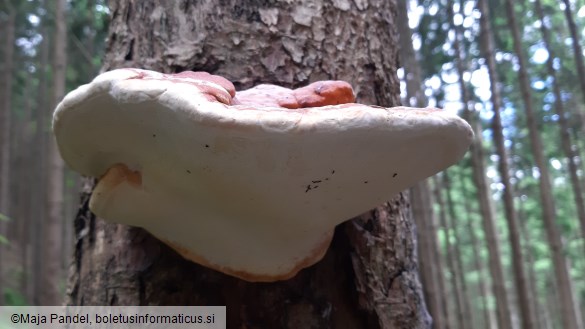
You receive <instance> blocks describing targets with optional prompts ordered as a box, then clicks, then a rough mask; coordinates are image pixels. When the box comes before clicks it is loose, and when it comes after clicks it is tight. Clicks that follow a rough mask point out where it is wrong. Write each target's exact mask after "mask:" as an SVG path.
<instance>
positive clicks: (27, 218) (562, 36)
mask: <svg viewBox="0 0 585 329" xmlns="http://www.w3.org/2000/svg"><path fill="white" fill-rule="evenodd" d="M399 7H400V8H399V13H400V14H399V19H398V23H399V32H400V36H401V45H400V51H401V53H400V55H401V58H402V60H401V66H402V68H401V69H400V70H399V72H398V74H399V78H400V79H401V81H402V82H401V90H402V95H401V96H402V98H403V104H405V105H407V104H408V105H411V106H419V107H425V106H436V107H440V108H444V109H445V110H447V111H451V112H454V113H457V114H459V115H461V116H462V117H463V118H465V119H466V120H468V121H469V122H470V123H471V124H472V125H473V126H474V129H475V131H476V137H477V138H476V142H475V143H474V145H473V146H472V148H471V150H470V152H469V153H468V154H467V156H466V157H465V158H464V159H463V160H462V161H461V162H460V163H459V164H458V165H456V166H453V167H451V168H450V169H448V170H446V171H445V172H443V173H441V174H439V175H436V176H434V177H432V178H430V179H429V180H427V181H426V182H423V183H421V184H419V185H418V186H416V187H415V188H413V189H412V191H411V192H412V193H411V198H412V210H413V215H414V216H413V217H414V220H415V221H416V224H417V227H418V242H419V248H418V250H419V262H420V269H421V280H422V283H423V287H424V293H425V299H426V302H427V305H428V307H429V311H430V313H431V314H432V315H433V318H434V320H435V325H436V327H437V328H443V327H451V328H496V327H499V328H505V327H510V328H513V327H517V326H518V324H519V323H523V324H529V326H528V327H529V328H561V327H565V328H568V327H567V326H568V325H571V326H573V325H576V327H575V328H579V327H582V323H583V322H585V320H584V318H583V315H584V314H585V310H584V307H585V257H583V256H584V255H585V253H584V252H585V239H584V237H585V201H584V199H583V197H584V196H583V193H584V192H583V184H585V182H584V178H585V173H584V171H583V170H584V169H585V168H584V167H583V162H582V159H583V158H582V156H583V152H585V143H583V141H584V140H585V139H584V133H585V68H584V67H585V65H584V64H583V59H584V58H583V57H584V55H585V52H584V51H583V48H582V46H581V45H582V44H583V42H584V38H585V3H583V0H562V1H560V0H559V1H553V0H531V1H527V0H522V1H520V0H518V1H512V0H481V1H475V0H438V1H430V0H419V1H418V2H417V1H408V2H402V1H399ZM108 20H109V10H108V8H107V4H106V2H105V1H102V0H76V1H61V0H59V1H42V0H27V1H21V0H2V1H0V45H1V46H0V51H1V52H0V305H49V304H60V303H62V298H63V296H64V294H65V286H66V281H67V272H68V268H69V265H70V264H69V262H70V259H71V254H72V252H73V245H74V238H73V229H74V228H73V218H74V216H75V212H76V211H77V209H76V207H77V205H78V203H79V199H78V195H79V184H80V177H79V176H78V175H77V174H76V173H74V172H72V171H70V170H68V169H67V168H66V167H65V166H64V165H63V163H62V161H61V159H60V156H59V155H58V153H57V150H56V148H55V145H54V143H53V140H52V135H51V133H50V123H51V115H52V111H53V109H54V107H55V105H56V104H57V103H58V102H59V101H60V99H61V98H62V97H63V96H64V94H65V93H66V92H68V91H70V90H72V89H74V88H75V87H77V86H79V85H81V84H84V83H87V82H89V81H90V80H91V79H92V78H93V77H94V76H95V75H97V74H98V73H99V69H100V65H101V59H102V55H103V53H104V44H105V43H104V41H105V40H104V39H105V37H106V35H107V28H108ZM429 206H430V207H429ZM48 246H51V247H48ZM567 318H573V321H571V320H566V319H567ZM506 319H509V321H507V320H506ZM566 321H569V322H566Z"/></svg>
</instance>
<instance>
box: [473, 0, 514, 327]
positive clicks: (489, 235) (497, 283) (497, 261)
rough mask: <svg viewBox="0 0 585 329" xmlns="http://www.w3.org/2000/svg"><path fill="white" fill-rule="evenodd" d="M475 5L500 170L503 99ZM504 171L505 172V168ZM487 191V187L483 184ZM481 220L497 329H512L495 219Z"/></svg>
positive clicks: (487, 33)
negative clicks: (486, 72) (494, 297)
mask: <svg viewBox="0 0 585 329" xmlns="http://www.w3.org/2000/svg"><path fill="white" fill-rule="evenodd" d="M478 6H479V9H480V12H481V18H480V20H479V21H480V26H481V48H482V52H483V57H484V58H485V60H486V63H487V67H488V72H489V78H490V91H491V94H492V95H491V100H492V104H493V112H494V117H493V121H492V131H493V138H494V143H495V144H496V152H497V153H498V154H499V155H500V162H499V166H500V170H501V171H502V169H503V168H502V165H506V163H505V162H504V161H502V160H503V159H506V157H505V156H504V157H503V158H502V155H505V154H506V152H505V146H504V136H503V132H502V130H503V129H502V121H501V118H500V109H501V108H502V100H501V96H500V90H499V88H498V77H497V73H496V61H495V54H494V45H493V34H492V31H491V27H490V22H489V11H488V3H487V0H479V1H478ZM481 170H482V171H481V172H482V175H484V174H485V172H486V171H485V168H481ZM504 173H506V171H505V170H504ZM483 188H485V189H486V191H487V186H486V187H483ZM483 222H484V231H485V233H486V241H487V245H488V249H489V251H490V272H491V276H492V283H493V286H494V295H495V296H496V311H497V312H496V315H497V319H498V328H505V329H512V328H513V326H512V313H511V311H510V301H509V299H508V292H507V291H506V282H505V279H504V270H503V268H502V263H501V252H500V246H499V239H498V235H497V233H496V230H497V229H496V225H495V222H493V221H492V222H488V221H485V220H484V221H483Z"/></svg>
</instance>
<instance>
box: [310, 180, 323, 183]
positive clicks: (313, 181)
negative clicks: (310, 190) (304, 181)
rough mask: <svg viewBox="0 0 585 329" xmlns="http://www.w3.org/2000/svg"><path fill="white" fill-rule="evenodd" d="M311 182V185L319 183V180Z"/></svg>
mask: <svg viewBox="0 0 585 329" xmlns="http://www.w3.org/2000/svg"><path fill="white" fill-rule="evenodd" d="M311 182H312V183H313V184H317V183H321V181H320V180H312V181H311Z"/></svg>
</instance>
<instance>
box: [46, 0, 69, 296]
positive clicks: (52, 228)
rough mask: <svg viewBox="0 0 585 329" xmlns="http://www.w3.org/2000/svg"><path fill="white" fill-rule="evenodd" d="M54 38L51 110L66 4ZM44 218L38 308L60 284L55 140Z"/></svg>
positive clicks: (59, 83)
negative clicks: (41, 279)
mask: <svg viewBox="0 0 585 329" xmlns="http://www.w3.org/2000/svg"><path fill="white" fill-rule="evenodd" d="M54 4H55V34H54V36H55V38H54V43H53V49H54V52H53V92H52V95H53V98H52V101H51V104H52V105H53V108H54V106H56V105H57V103H58V102H59V101H60V100H61V99H62V98H63V96H64V95H65V70H66V67H65V65H66V48H67V39H66V36H67V34H66V33H67V32H66V22H65V11H66V7H67V1H66V0H56V1H55V2H54ZM48 160H49V163H48V181H47V217H46V220H45V223H44V230H43V241H44V243H43V259H42V268H43V271H42V273H43V291H42V293H41V301H40V303H41V305H58V304H61V303H62V294H61V292H60V291H59V289H58V288H59V283H60V280H61V273H62V272H61V231H62V225H63V193H64V189H63V160H62V159H61V155H60V154H59V150H58V149H57V144H56V143H55V139H54V138H51V139H50V141H49V148H48Z"/></svg>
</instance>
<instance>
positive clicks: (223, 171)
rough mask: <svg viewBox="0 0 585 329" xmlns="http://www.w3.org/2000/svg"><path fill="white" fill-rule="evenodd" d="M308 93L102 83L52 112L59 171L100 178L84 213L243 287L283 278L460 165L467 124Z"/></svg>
mask: <svg viewBox="0 0 585 329" xmlns="http://www.w3.org/2000/svg"><path fill="white" fill-rule="evenodd" d="M353 102H354V95H353V91H352V89H351V86H350V85H349V84H347V83H345V82H342V81H323V82H316V83H313V84H311V85H309V86H307V87H303V88H299V89H296V90H290V89H287V88H283V87H278V86H273V85H260V86H257V87H255V88H252V89H249V90H245V91H241V92H237V93H236V91H235V88H234V86H233V85H232V83H231V82H229V81H228V80H226V79H224V78H222V77H219V76H214V75H210V74H208V73H203V72H184V73H180V74H162V73H158V72H153V71H147V70H139V69H119V70H114V71H110V72H106V73H103V74H101V75H99V76H98V77H96V78H95V79H94V80H93V81H92V82H91V83H89V84H87V85H84V86H81V87H79V88H77V89H76V90H74V91H72V92H70V93H69V94H68V95H67V96H66V97H65V98H64V100H63V101H62V102H61V103H60V104H59V105H58V106H57V109H56V110H55V113H54V117H53V130H54V134H55V136H56V139H57V143H58V146H59V150H60V152H61V155H62V157H63V159H64V160H65V162H66V163H67V165H68V166H69V167H71V168H72V169H74V170H76V171H77V172H79V173H81V174H83V175H86V176H92V177H99V178H100V180H99V182H98V184H97V186H96V187H95V190H94V192H93V194H92V197H91V200H90V208H91V210H92V211H93V212H94V213H95V214H96V215H98V216H100V217H102V218H104V219H106V220H108V221H111V222H116V223H123V224H128V225H133V226H138V227H142V228H144V229H146V230H147V231H149V232H150V233H152V234H153V235H154V236H156V237H157V238H158V239H160V240H162V241H164V242H165V243H167V244H168V245H169V246H171V247H172V248H174V249H175V250H176V251H177V252H179V253H180V254H181V255H182V256H184V257H185V258H187V259H189V260H192V261H194V262H197V263H199V264H202V265H205V266H207V267H210V268H213V269H216V270H218V271H221V272H224V273H227V274H230V275H233V276H236V277H239V278H241V279H244V280H248V281H276V280H284V279H287V278H290V277H292V276H294V275H295V274H296V273H297V272H298V271H300V270H301V269H303V268H305V267H307V266H310V265H312V264H314V263H316V262H317V261H319V260H320V259H321V258H322V257H323V255H324V254H325V252H326V250H327V248H328V246H329V244H330V241H331V238H332V236H333V230H334V228H335V226H336V225H337V224H339V223H341V222H343V221H346V220H348V219H350V218H352V217H353V216H357V215H359V214H360V213H363V212H364V211H367V210H368V209H371V208H374V207H376V206H378V205H380V204H382V203H383V202H384V201H386V200H388V199H389V198H391V197H393V196H394V195H395V194H397V193H399V192H400V191H402V190H404V189H405V188H408V187H410V186H411V185H413V184H415V183H416V182H417V181H419V180H422V179H424V178H426V177H429V176H431V175H433V174H435V173H437V172H439V171H441V170H443V169H445V168H447V167H449V166H450V165H452V164H454V163H455V162H457V161H458V160H459V159H460V158H461V157H462V156H463V154H464V153H465V152H466V150H467V148H468V147H469V145H470V143H471V140H472V135H473V133H472V130H471V128H470V127H469V125H468V124H467V123H466V122H465V121H463V120H462V119H460V118H458V117H457V116H455V115H452V114H449V113H446V112H443V111H440V110H435V109H410V108H405V107H396V108H382V107H377V106H367V105H362V104H355V103H353Z"/></svg>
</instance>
